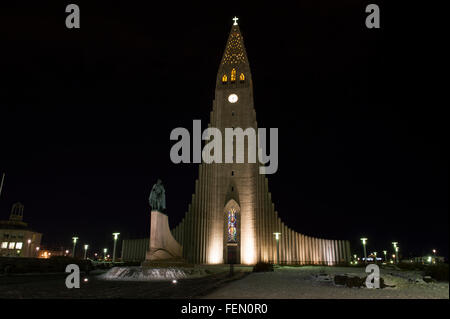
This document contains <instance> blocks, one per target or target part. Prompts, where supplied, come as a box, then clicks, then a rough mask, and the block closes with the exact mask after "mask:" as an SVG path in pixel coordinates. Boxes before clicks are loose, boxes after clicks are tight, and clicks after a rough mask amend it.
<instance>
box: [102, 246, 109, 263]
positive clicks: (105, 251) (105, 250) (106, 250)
mask: <svg viewBox="0 0 450 319" xmlns="http://www.w3.org/2000/svg"><path fill="white" fill-rule="evenodd" d="M107 252H108V248H104V249H103V259H104V260H106V253H107Z"/></svg>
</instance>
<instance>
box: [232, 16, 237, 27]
mask: <svg viewBox="0 0 450 319" xmlns="http://www.w3.org/2000/svg"><path fill="white" fill-rule="evenodd" d="M231 20H233V21H234V23H233V25H238V23H237V21H238V20H239V18H238V17H236V16H235V17H234V18H233V19H231Z"/></svg>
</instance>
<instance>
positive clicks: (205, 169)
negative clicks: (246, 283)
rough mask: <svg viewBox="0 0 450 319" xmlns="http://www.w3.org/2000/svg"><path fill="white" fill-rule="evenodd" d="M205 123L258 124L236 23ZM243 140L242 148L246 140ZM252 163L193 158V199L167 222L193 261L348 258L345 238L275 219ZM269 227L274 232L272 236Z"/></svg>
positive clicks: (221, 125) (331, 261) (332, 260)
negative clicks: (301, 230)
mask: <svg viewBox="0 0 450 319" xmlns="http://www.w3.org/2000/svg"><path fill="white" fill-rule="evenodd" d="M230 95H233V96H234V95H235V98H234V99H233V98H230ZM236 97H237V101H236ZM210 127H216V128H218V129H220V130H221V132H222V136H225V134H224V132H225V128H237V127H241V128H242V129H243V130H245V129H246V128H254V129H255V130H257V127H258V126H257V122H256V113H255V109H254V105H253V85H252V78H251V73H250V65H249V61H248V58H247V53H246V51H245V47H244V41H243V37H242V34H241V32H240V29H239V26H238V25H236V24H235V25H233V26H232V28H231V31H230V35H229V37H228V41H227V44H226V47H225V52H224V54H223V57H222V61H221V63H220V66H219V71H218V74H217V79H216V89H215V99H214V101H213V109H212V112H211V114H210ZM222 144H223V145H225V143H222ZM245 148H246V150H245V153H246V154H247V145H245ZM234 162H235V161H234ZM259 166H260V164H259V163H247V161H245V162H244V163H241V164H238V163H231V164H225V163H211V164H206V163H202V164H200V167H199V178H198V179H197V181H196V182H195V194H193V195H192V202H191V204H190V205H189V208H188V211H187V212H186V215H185V217H184V218H183V220H182V221H181V222H180V224H179V225H178V226H177V227H176V228H175V229H173V230H172V234H173V236H174V237H175V239H176V240H177V241H178V242H179V243H180V244H181V245H182V247H183V257H184V258H185V259H186V260H187V261H189V262H191V263H199V264H222V263H237V264H249V265H251V264H255V263H257V262H260V261H262V262H273V263H276V262H279V263H285V264H324V265H333V264H338V263H345V262H349V261H350V258H351V257H350V244H349V241H347V240H330V239H321V238H315V237H311V236H307V235H304V234H300V233H298V232H295V231H294V230H292V229H291V228H289V227H288V226H287V225H285V224H284V223H283V222H282V220H281V219H280V217H279V216H278V212H277V211H276V210H275V205H274V204H273V202H272V197H271V193H270V192H269V186H268V180H267V178H266V177H265V175H261V174H259ZM275 233H279V235H278V236H279V243H278V244H277V240H276V238H275V237H276V236H275V235H274V234H275ZM277 247H278V250H277ZM278 256H279V260H277V258H278Z"/></svg>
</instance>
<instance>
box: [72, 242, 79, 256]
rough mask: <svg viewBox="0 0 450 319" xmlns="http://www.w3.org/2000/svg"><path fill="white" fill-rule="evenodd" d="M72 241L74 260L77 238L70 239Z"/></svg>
mask: <svg viewBox="0 0 450 319" xmlns="http://www.w3.org/2000/svg"><path fill="white" fill-rule="evenodd" d="M72 240H73V249H72V257H73V258H75V247H76V245H77V240H78V237H72Z"/></svg>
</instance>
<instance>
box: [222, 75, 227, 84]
mask: <svg viewBox="0 0 450 319" xmlns="http://www.w3.org/2000/svg"><path fill="white" fill-rule="evenodd" d="M227 81H228V77H227V75H226V74H224V75H223V76H222V83H227Z"/></svg>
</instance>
